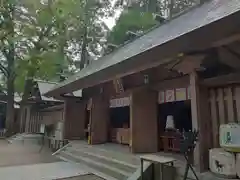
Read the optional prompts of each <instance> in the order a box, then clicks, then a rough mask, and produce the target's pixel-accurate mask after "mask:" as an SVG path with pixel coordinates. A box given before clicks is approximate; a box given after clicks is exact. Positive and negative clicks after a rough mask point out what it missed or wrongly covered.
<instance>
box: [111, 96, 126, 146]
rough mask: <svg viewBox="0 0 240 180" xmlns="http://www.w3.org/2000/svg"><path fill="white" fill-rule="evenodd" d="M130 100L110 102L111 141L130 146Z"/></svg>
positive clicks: (123, 99) (113, 100)
mask: <svg viewBox="0 0 240 180" xmlns="http://www.w3.org/2000/svg"><path fill="white" fill-rule="evenodd" d="M129 105H130V98H129V97H124V98H119V99H111V100H110V123H109V141H110V142H114V143H118V144H124V145H129V137H130V106H129Z"/></svg>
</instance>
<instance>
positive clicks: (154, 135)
mask: <svg viewBox="0 0 240 180" xmlns="http://www.w3.org/2000/svg"><path fill="white" fill-rule="evenodd" d="M157 126H158V123H157V92H153V91H150V90H146V89H141V90H136V91H134V92H133V93H132V94H131V106H130V129H131V130H130V133H131V136H130V137H131V141H130V146H131V150H132V152H134V153H141V152H143V153H146V152H157V151H158V139H159V137H158V131H157Z"/></svg>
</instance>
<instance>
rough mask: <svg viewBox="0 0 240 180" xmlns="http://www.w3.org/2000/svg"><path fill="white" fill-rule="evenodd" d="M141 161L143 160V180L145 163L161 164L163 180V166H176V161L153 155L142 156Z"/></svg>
mask: <svg viewBox="0 0 240 180" xmlns="http://www.w3.org/2000/svg"><path fill="white" fill-rule="evenodd" d="M140 160H141V180H143V162H144V161H148V162H151V163H159V164H160V168H161V169H160V173H161V180H163V166H164V165H170V166H172V167H173V165H174V164H173V163H174V161H176V159H174V158H171V157H165V156H157V155H152V154H149V155H143V156H140Z"/></svg>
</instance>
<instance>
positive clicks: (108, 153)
mask: <svg viewBox="0 0 240 180" xmlns="http://www.w3.org/2000/svg"><path fill="white" fill-rule="evenodd" d="M70 147H72V148H74V149H76V150H80V151H84V152H89V153H92V154H98V155H99V156H104V157H111V158H112V159H115V160H116V161H122V162H125V163H127V164H130V166H131V165H132V167H134V168H135V167H137V166H139V165H140V159H139V158H138V157H137V156H135V155H133V154H130V152H129V154H128V153H122V152H119V151H117V150H111V149H108V150H106V149H104V148H101V146H93V145H92V146H91V145H83V144H80V145H78V144H71V146H70Z"/></svg>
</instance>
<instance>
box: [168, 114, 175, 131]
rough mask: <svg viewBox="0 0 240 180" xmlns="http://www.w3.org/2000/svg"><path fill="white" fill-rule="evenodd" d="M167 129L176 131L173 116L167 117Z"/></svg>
mask: <svg viewBox="0 0 240 180" xmlns="http://www.w3.org/2000/svg"><path fill="white" fill-rule="evenodd" d="M166 129H175V124H174V118H173V116H172V115H168V116H167V121H166Z"/></svg>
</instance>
